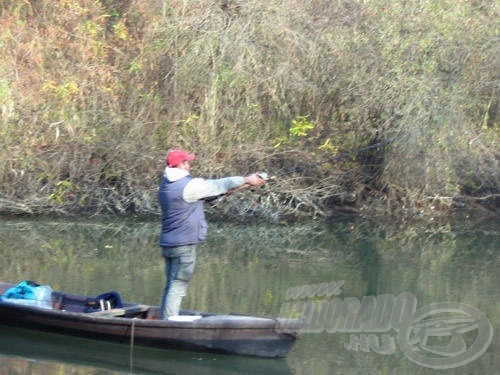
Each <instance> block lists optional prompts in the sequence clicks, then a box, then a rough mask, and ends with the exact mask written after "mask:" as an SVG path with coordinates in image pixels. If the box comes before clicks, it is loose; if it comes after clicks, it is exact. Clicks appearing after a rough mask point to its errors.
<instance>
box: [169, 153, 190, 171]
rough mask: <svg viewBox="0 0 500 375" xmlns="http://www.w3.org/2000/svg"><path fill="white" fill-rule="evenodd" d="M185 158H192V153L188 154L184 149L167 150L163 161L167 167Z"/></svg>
mask: <svg viewBox="0 0 500 375" xmlns="http://www.w3.org/2000/svg"><path fill="white" fill-rule="evenodd" d="M186 160H189V161H191V160H194V154H188V153H187V152H186V151H184V150H171V151H169V152H168V154H167V157H166V159H165V161H166V162H167V165H168V166H169V167H177V166H178V165H179V164H180V163H182V162H183V161H186Z"/></svg>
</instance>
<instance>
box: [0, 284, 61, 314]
mask: <svg viewBox="0 0 500 375" xmlns="http://www.w3.org/2000/svg"><path fill="white" fill-rule="evenodd" d="M2 300H5V301H7V302H14V303H19V304H23V305H32V306H39V307H45V308H52V288H51V287H50V286H48V285H40V284H37V283H35V282H33V281H29V280H24V281H21V282H20V283H19V284H17V285H16V286H13V287H12V288H10V289H8V290H7V291H5V293H4V294H3V295H2Z"/></svg>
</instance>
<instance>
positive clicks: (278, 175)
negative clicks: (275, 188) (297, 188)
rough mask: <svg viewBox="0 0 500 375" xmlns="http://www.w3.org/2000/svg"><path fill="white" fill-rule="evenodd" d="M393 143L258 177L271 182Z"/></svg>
mask: <svg viewBox="0 0 500 375" xmlns="http://www.w3.org/2000/svg"><path fill="white" fill-rule="evenodd" d="M393 141H394V140H389V141H381V142H377V143H375V144H372V145H369V146H365V147H361V148H358V149H356V150H350V151H344V152H341V153H340V154H337V155H335V156H332V157H330V158H327V159H324V160H321V161H317V162H314V163H308V164H303V165H300V166H295V167H293V168H291V169H289V170H286V171H283V172H280V173H277V174H275V175H274V176H268V175H267V173H262V175H263V176H264V177H265V178H264V177H262V176H260V177H261V178H262V179H263V180H264V181H268V180H273V179H275V178H278V177H283V176H287V175H289V174H292V173H301V172H303V171H305V170H307V169H311V168H315V167H318V166H320V165H323V164H327V163H333V162H334V161H337V160H341V159H345V158H348V157H352V156H355V155H358V154H361V153H363V152H366V151H369V150H373V149H376V148H380V147H384V146H386V145H388V144H389V143H392V142H393ZM259 175H260V174H259Z"/></svg>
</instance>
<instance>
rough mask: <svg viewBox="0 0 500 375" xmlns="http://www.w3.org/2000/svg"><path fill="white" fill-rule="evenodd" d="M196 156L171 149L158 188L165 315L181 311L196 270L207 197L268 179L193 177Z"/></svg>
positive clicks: (173, 314) (204, 232) (255, 174)
mask: <svg viewBox="0 0 500 375" xmlns="http://www.w3.org/2000/svg"><path fill="white" fill-rule="evenodd" d="M194 159H195V156H194V154H189V153H187V152H186V151H184V150H171V151H170V152H169V153H168V154H167V157H166V164H167V165H166V168H165V170H164V171H163V177H162V180H161V183H160V187H159V190H158V199H159V201H160V206H161V211H162V212H161V234H160V246H161V251H162V256H163V258H164V259H165V276H166V278H167V282H166V285H165V289H164V291H163V296H162V303H161V315H162V318H163V319H168V318H169V317H172V316H176V315H179V309H180V305H181V301H182V297H184V296H185V295H186V290H187V287H188V285H189V282H190V280H191V277H192V275H193V271H194V266H195V260H196V245H197V244H198V243H200V242H203V241H204V240H205V238H206V235H207V223H206V220H205V213H204V210H203V205H204V202H205V199H207V198H210V197H216V196H219V195H222V194H225V193H227V192H228V191H230V190H232V189H235V188H237V187H240V186H243V185H251V186H259V185H262V184H264V182H265V181H264V180H263V179H262V178H261V177H260V176H259V175H258V174H257V173H254V174H251V175H248V176H246V177H241V176H234V177H226V178H221V179H216V180H214V179H203V178H194V177H192V176H191V175H190V174H189V170H190V162H191V161H193V160H194Z"/></svg>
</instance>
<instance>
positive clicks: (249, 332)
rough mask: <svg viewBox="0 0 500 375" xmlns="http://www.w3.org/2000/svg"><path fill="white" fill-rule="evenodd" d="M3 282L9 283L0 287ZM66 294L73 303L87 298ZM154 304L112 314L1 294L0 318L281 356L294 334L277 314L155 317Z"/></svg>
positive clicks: (168, 345) (178, 346)
mask: <svg viewBox="0 0 500 375" xmlns="http://www.w3.org/2000/svg"><path fill="white" fill-rule="evenodd" d="M5 285H7V286H9V285H11V284H4V288H3V289H5ZM1 289H2V288H1V286H0V291H1ZM65 296H66V298H67V299H68V300H70V301H72V305H73V306H76V305H77V303H76V302H75V301H80V302H81V303H83V301H84V300H85V298H86V297H85V296H78V295H68V294H65ZM68 306H69V304H68ZM127 306H131V307H133V306H134V305H133V304H127ZM141 306H143V305H141ZM74 309H75V310H78V309H77V308H74ZM154 309H155V307H154V306H149V307H148V306H146V308H143V309H142V310H141V311H140V313H137V314H136V315H135V316H121V317H115V316H108V315H104V314H103V315H99V314H97V315H96V314H93V313H90V314H88V313H84V312H80V311H69V307H68V310H64V309H63V310H57V309H47V308H42V307H38V306H29V305H24V304H17V303H12V302H8V301H7V300H3V301H0V324H2V325H7V326H15V327H21V328H28V329H33V330H41V331H46V332H52V333H58V334H67V335H72V336H79V337H85V338H91V339H97V340H106V341H113V342H118V343H124V344H129V345H139V346H149V347H156V348H163V349H175V350H190V351H199V352H213V353H227V354H239V355H249V356H258V357H268V358H282V357H285V356H286V355H287V354H288V353H289V351H290V350H291V348H292V347H293V345H294V342H295V339H296V336H295V335H294V334H291V333H280V332H277V331H276V324H277V322H278V320H276V319H272V318H261V317H252V316H242V315H216V314H206V315H204V314H202V315H201V316H202V317H201V318H200V319H196V320H194V321H181V322H178V321H169V320H162V319H157V318H154V316H151V315H152V314H151V312H152V311H153V310H154ZM156 309H157V308H156Z"/></svg>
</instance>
